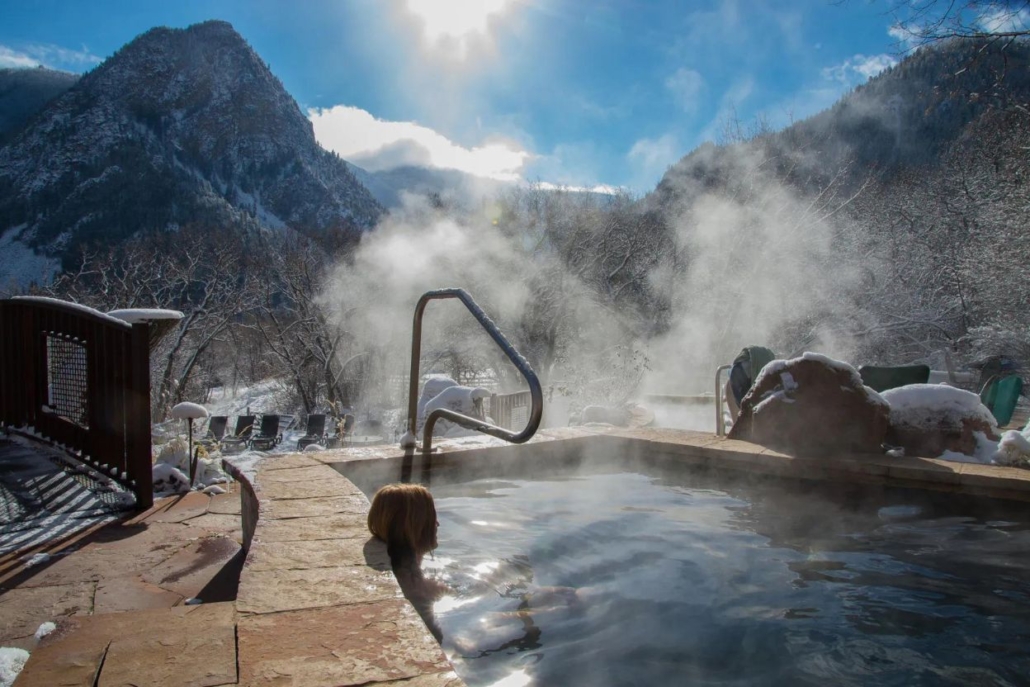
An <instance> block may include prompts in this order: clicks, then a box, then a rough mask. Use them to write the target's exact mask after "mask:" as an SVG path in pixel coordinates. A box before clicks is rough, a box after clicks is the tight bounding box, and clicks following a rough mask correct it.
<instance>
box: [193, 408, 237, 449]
mask: <svg viewBox="0 0 1030 687" xmlns="http://www.w3.org/2000/svg"><path fill="white" fill-rule="evenodd" d="M227 424H229V418H228V417H227V416H225V415H212V416H211V419H210V420H208V422H207V434H205V435H204V436H203V437H201V438H200V440H199V441H198V442H197V443H198V444H200V445H201V446H203V447H205V448H209V447H211V446H214V445H215V444H218V443H221V441H222V438H223V437H225V427H226V425H227Z"/></svg>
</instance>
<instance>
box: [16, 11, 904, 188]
mask: <svg viewBox="0 0 1030 687" xmlns="http://www.w3.org/2000/svg"><path fill="white" fill-rule="evenodd" d="M886 10H887V7H886V5H885V4H883V3H882V2H880V1H879V0H849V1H848V2H845V3H839V2H836V1H835V0H793V1H788V0H699V1H696V2H674V1H671V0H668V1H663V0H294V1H292V2H286V1H280V0H203V1H201V0H172V1H168V0H165V1H163V2H156V1H153V0H93V1H92V2H81V1H79V0H63V1H58V0H33V1H32V2H24V1H18V2H15V1H14V0H0V17H2V21H0V66H27V65H31V64H38V63H43V64H46V65H47V66H50V67H54V68H59V69H65V70H69V71H83V70H86V69H89V68H91V67H92V66H94V65H95V64H97V63H98V62H99V61H100V60H102V59H103V58H105V57H107V56H108V55H110V54H111V53H113V52H114V51H115V50H117V49H118V48H119V47H121V46H122V45H124V44H125V43H127V42H129V41H130V40H132V39H133V38H134V37H135V36H136V35H138V34H139V33H142V32H143V31H145V30H147V29H149V28H151V27H153V26H160V25H164V26H172V27H185V26H188V25H189V24H192V23H196V22H199V21H203V20H206V19H224V20H226V21H229V22H231V23H232V24H233V26H235V28H236V30H237V31H239V32H240V34H242V35H243V37H244V38H245V39H246V40H247V41H248V42H249V43H250V45H251V46H252V47H253V48H254V49H255V50H256V51H257V53H258V54H259V55H260V56H261V57H262V58H263V59H264V60H265V61H266V62H267V63H268V64H269V66H270V67H271V69H272V71H273V72H274V73H275V74H276V75H277V76H278V77H279V78H280V79H281V80H282V82H283V84H284V85H285V86H286V89H287V90H288V91H289V92H290V93H291V95H293V97H294V98H296V100H297V102H298V103H299V104H300V106H301V108H302V109H303V110H304V111H305V112H308V113H309V115H310V116H311V118H312V121H313V123H314V124H315V130H316V136H317V137H318V138H319V140H320V141H321V142H322V144H323V145H325V146H326V147H330V148H333V149H335V150H337V151H338V152H340V154H341V155H342V156H343V157H345V158H347V159H349V160H352V161H354V162H356V163H357V164H361V165H362V166H365V167H367V168H370V169H385V168H389V167H390V166H392V165H397V164H402V163H420V164H426V165H435V166H442V167H452V168H459V169H464V170H466V171H470V172H473V173H477V174H481V175H484V176H492V177H496V178H522V179H528V180H532V181H544V182H549V183H555V184H565V185H572V186H578V187H593V186H597V185H611V186H624V187H627V188H629V189H631V190H632V191H634V192H637V193H644V192H646V191H648V190H650V189H652V188H653V187H654V185H655V184H656V183H657V181H658V180H659V179H660V177H661V175H662V173H663V172H664V171H665V169H666V168H667V167H668V166H669V165H670V164H672V163H674V162H675V161H676V160H678V159H679V158H681V157H682V156H683V155H685V154H687V153H688V152H690V150H692V149H693V148H695V147H696V146H698V145H699V144H701V143H702V142H704V141H706V140H712V141H716V142H718V141H719V140H720V139H721V137H722V134H723V130H724V123H725V122H726V121H727V120H728V119H730V118H733V117H736V118H737V119H739V120H740V121H741V122H743V123H744V124H745V125H746V124H748V123H749V122H752V121H754V119H755V118H756V117H758V116H764V117H765V118H766V119H767V121H768V122H769V123H770V124H772V125H773V126H776V127H780V126H783V125H784V124H787V123H788V122H789V121H790V120H791V119H792V118H793V119H801V118H804V117H806V116H809V115H811V114H814V113H815V112H817V111H819V110H821V109H823V108H825V107H827V106H829V105H830V104H831V103H832V102H833V101H834V100H836V99H837V98H838V97H840V95H842V94H843V93H844V92H846V91H847V90H848V89H849V88H851V87H853V86H855V85H857V84H858V83H861V82H862V81H864V80H866V79H867V78H868V77H869V76H870V75H872V74H874V73H876V72H877V71H879V70H880V69H882V68H883V67H885V66H886V65H888V64H890V63H892V62H893V61H895V60H896V59H897V58H898V50H899V47H898V45H897V43H896V41H895V38H893V37H892V36H891V35H890V33H889V29H890V26H891V24H892V21H893V20H892V17H891V16H890V15H889V14H888V13H887V11H886Z"/></svg>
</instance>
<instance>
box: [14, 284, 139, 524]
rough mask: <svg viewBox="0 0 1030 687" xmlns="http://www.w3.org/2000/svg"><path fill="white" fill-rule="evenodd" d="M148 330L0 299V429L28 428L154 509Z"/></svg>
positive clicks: (76, 310) (57, 305)
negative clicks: (101, 473) (3, 427)
mask: <svg viewBox="0 0 1030 687" xmlns="http://www.w3.org/2000/svg"><path fill="white" fill-rule="evenodd" d="M148 329H149V327H148V325H146V324H133V325H130V324H127V323H125V322H122V321H120V320H116V319H115V318H113V317H109V316H107V315H104V314H103V313H100V312H98V311H96V310H93V309H91V308H86V307H83V306H80V305H77V304H74V303H66V302H64V301H59V300H55V299H52V298H34V297H23V298H11V299H7V300H0V423H2V424H3V425H4V426H6V427H11V428H31V429H32V430H34V433H35V434H38V435H40V436H42V437H44V438H46V439H49V440H51V441H53V442H54V443H56V444H60V445H62V446H64V447H65V448H66V449H67V450H69V451H71V452H72V453H73V454H74V455H76V457H78V458H79V459H80V460H82V461H83V462H85V463H88V464H90V465H92V466H93V467H95V468H96V469H97V470H99V471H101V472H103V474H105V475H107V476H109V477H111V478H112V479H114V480H116V481H118V482H119V483H121V484H122V485H124V486H126V487H127V488H129V489H131V490H132V491H133V492H134V493H135V494H136V505H137V507H139V508H141V509H142V508H149V507H150V506H151V505H152V503H153V486H152V472H151V471H152V469H153V468H152V466H151V457H150V344H149V340H148Z"/></svg>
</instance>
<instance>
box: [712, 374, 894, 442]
mask: <svg viewBox="0 0 1030 687" xmlns="http://www.w3.org/2000/svg"><path fill="white" fill-rule="evenodd" d="M889 412H890V409H889V406H888V405H887V402H886V401H885V400H884V399H883V398H882V397H881V396H880V395H879V394H877V393H876V392H875V391H873V390H872V389H870V388H868V387H866V386H865V385H863V384H862V378H861V377H860V376H859V375H858V372H857V371H856V370H855V368H853V367H851V366H850V365H848V364H847V363H844V362H841V361H839V360H833V359H832V358H828V357H826V356H824V355H819V354H817V353H805V354H804V355H802V356H801V357H799V358H794V359H791V360H774V361H772V362H771V363H769V364H768V365H766V366H765V367H763V368H762V372H761V373H760V374H759V375H758V378H757V379H756V380H755V383H754V385H753V386H752V387H751V390H750V391H749V392H748V393H747V395H746V396H745V397H744V398H743V400H742V401H741V404H740V416H739V417H738V418H737V421H736V422H735V423H734V424H733V428H732V429H731V430H730V434H729V436H730V438H731V439H743V440H745V441H752V442H754V443H757V444H761V445H763V446H770V447H772V448H776V449H778V450H781V451H784V452H787V453H791V454H793V455H815V456H825V455H835V454H840V453H848V452H859V453H877V452H879V451H880V449H881V445H882V444H883V440H884V437H885V436H886V434H887V428H888V418H889Z"/></svg>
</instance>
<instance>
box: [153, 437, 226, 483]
mask: <svg viewBox="0 0 1030 687" xmlns="http://www.w3.org/2000/svg"><path fill="white" fill-rule="evenodd" d="M189 474H190V454H189V445H188V444H187V443H186V441H185V440H184V439H182V438H181V437H176V438H174V439H172V440H171V441H168V442H167V443H165V444H164V445H163V446H162V447H161V450H160V451H159V452H158V454H157V458H156V460H155V461H154V468H153V479H154V494H156V495H159V496H167V495H169V494H184V493H186V492H187V491H189V490H190V478H189ZM228 481H229V478H228V477H227V476H226V474H225V473H224V472H223V471H222V468H221V462H220V461H219V460H218V459H217V458H208V457H206V456H205V455H201V457H200V458H199V459H198V460H197V474H196V475H195V476H194V488H196V489H201V490H205V491H208V490H217V487H216V486H215V485H218V484H224V483H225V482H228Z"/></svg>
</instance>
